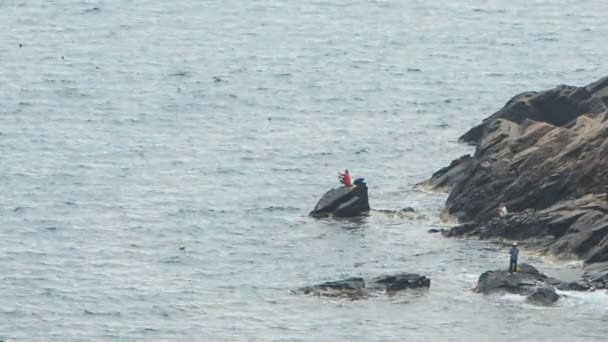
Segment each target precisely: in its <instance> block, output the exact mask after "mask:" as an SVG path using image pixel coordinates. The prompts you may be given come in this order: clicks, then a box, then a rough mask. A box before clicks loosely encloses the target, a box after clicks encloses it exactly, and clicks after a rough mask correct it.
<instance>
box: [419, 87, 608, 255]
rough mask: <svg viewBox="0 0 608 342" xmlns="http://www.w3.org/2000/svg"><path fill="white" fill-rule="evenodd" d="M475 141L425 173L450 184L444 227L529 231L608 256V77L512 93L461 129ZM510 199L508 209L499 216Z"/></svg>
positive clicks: (545, 243)
mask: <svg viewBox="0 0 608 342" xmlns="http://www.w3.org/2000/svg"><path fill="white" fill-rule="evenodd" d="M461 140H462V141H464V142H467V143H470V144H473V145H475V146H476V150H475V153H474V155H472V156H465V157H461V158H460V159H458V160H456V161H454V162H452V164H451V165H450V166H448V167H446V168H444V169H442V170H439V171H438V172H436V173H435V174H434V175H433V176H432V178H431V179H430V180H429V181H428V184H430V185H431V186H435V187H449V188H451V192H450V195H449V198H448V200H447V202H446V209H447V211H448V212H449V213H450V214H452V215H454V216H455V217H456V218H458V219H459V220H460V221H461V222H465V223H464V224H463V225H461V226H458V227H455V228H454V229H452V230H451V231H450V232H448V233H447V234H446V235H463V234H466V235H477V236H479V237H481V238H491V237H504V238H510V239H517V240H523V239H528V240H529V243H530V244H536V245H538V246H540V247H542V248H545V249H546V251H548V252H551V253H554V254H558V255H563V256H566V257H572V256H574V257H579V258H583V259H585V260H586V262H587V263H594V262H602V261H608V215H607V214H608V198H607V196H606V191H607V190H608V77H606V78H603V79H601V80H599V81H597V82H595V83H593V84H590V85H588V86H586V87H573V86H558V87H556V88H554V89H550V90H546V91H542V92H527V93H523V94H520V95H517V96H515V97H514V98H512V99H511V100H509V102H507V104H506V105H505V106H504V107H503V108H502V109H501V110H499V111H498V112H496V113H494V114H493V115H491V116H490V117H488V118H487V119H485V120H484V121H483V122H482V123H481V124H480V125H479V126H476V127H474V128H473V129H471V130H470V131H469V132H467V133H466V134H465V135H463V136H462V137H461ZM500 203H505V204H506V206H507V207H508V209H509V212H510V213H509V214H508V215H507V216H506V217H504V218H502V219H498V218H495V216H496V214H495V212H496V208H497V207H498V206H499V205H500Z"/></svg>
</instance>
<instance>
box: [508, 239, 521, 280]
mask: <svg viewBox="0 0 608 342" xmlns="http://www.w3.org/2000/svg"><path fill="white" fill-rule="evenodd" d="M509 255H511V262H509V273H511V272H517V258H518V257H519V249H518V248H517V247H515V246H513V247H511V249H510V250H509Z"/></svg>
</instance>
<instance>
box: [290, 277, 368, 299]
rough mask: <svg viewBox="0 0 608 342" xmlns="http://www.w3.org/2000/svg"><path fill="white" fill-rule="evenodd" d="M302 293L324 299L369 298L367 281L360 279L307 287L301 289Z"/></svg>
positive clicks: (353, 278)
mask: <svg viewBox="0 0 608 342" xmlns="http://www.w3.org/2000/svg"><path fill="white" fill-rule="evenodd" d="M300 291H301V292H302V293H304V294H311V295H315V296H324V297H347V298H351V299H362V298H366V297H367V292H366V291H365V280H363V278H358V277H352V278H346V279H343V280H337V281H330V282H326V283H321V284H318V285H313V286H307V287H303V288H301V289H300Z"/></svg>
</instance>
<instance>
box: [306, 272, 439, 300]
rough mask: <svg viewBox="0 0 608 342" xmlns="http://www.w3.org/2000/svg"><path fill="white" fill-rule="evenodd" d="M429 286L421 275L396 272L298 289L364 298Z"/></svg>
mask: <svg viewBox="0 0 608 342" xmlns="http://www.w3.org/2000/svg"><path fill="white" fill-rule="evenodd" d="M430 286H431V280H430V279H429V278H427V277H425V276H423V275H419V274H415V273H397V274H392V275H384V276H379V277H376V278H372V279H370V280H368V281H366V280H364V279H363V278H359V277H352V278H346V279H343V280H337V281H330V282H326V283H321V284H318V285H313V286H307V287H303V288H300V289H299V290H298V291H299V292H301V293H303V294H307V295H315V296H322V297H341V298H349V299H353V300H356V299H365V298H368V297H369V296H372V295H374V294H378V293H382V292H386V293H387V294H393V293H396V292H399V291H403V290H407V289H428V288H429V287H430Z"/></svg>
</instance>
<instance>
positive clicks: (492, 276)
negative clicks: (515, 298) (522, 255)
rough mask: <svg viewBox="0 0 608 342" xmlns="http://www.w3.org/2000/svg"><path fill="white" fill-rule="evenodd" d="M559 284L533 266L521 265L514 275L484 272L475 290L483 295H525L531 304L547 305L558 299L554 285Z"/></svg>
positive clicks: (501, 272) (500, 272) (502, 272)
mask: <svg viewBox="0 0 608 342" xmlns="http://www.w3.org/2000/svg"><path fill="white" fill-rule="evenodd" d="M561 284H562V282H561V281H559V280H557V279H554V278H548V277H547V276H546V275H544V274H542V273H541V272H540V271H538V270H537V269H536V268H535V267H534V266H532V265H528V264H525V263H522V264H520V265H518V267H517V272H515V273H509V272H508V271H504V270H498V271H487V272H484V273H483V274H482V275H481V276H480V277H479V280H478V282H477V287H476V289H475V290H476V291H477V292H481V293H484V294H489V293H495V292H509V293H515V294H520V295H525V296H527V299H528V300H529V301H530V302H532V303H535V304H543V305H548V304H552V303H554V302H556V301H557V300H558V299H559V295H558V294H557V293H556V292H555V288H554V285H561Z"/></svg>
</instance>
